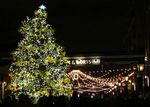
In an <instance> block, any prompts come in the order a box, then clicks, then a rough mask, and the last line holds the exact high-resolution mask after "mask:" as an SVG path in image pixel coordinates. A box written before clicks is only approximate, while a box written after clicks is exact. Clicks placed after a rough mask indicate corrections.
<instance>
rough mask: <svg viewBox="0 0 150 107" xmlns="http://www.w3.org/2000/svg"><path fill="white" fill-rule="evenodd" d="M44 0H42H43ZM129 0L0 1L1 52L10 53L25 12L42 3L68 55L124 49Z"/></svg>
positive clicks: (2, 53)
mask: <svg viewBox="0 0 150 107" xmlns="http://www.w3.org/2000/svg"><path fill="white" fill-rule="evenodd" d="M43 1H44V2H43ZM129 1H130V0H3V1H0V4H1V6H0V55H1V56H9V54H10V52H11V51H13V50H15V49H16V48H17V43H18V42H19V40H20V38H21V36H20V34H18V33H17V32H18V29H19V27H20V25H21V21H22V20H24V19H25V18H26V16H29V17H33V15H34V11H35V10H36V9H38V6H39V5H40V4H42V3H44V4H45V5H46V7H47V12H48V23H49V24H51V25H52V26H53V28H54V29H55V35H54V36H55V38H56V40H57V42H58V43H59V44H61V45H63V46H64V48H65V50H66V52H67V54H68V55H72V54H87V53H88V54H89V53H96V54H97V53H98V54H104V53H107V54H108V53H111V52H112V53H117V52H122V51H123V52H125V51H126V50H125V48H124V46H125V42H126V39H125V38H126V35H127V33H128V28H129V25H130V19H131V18H132V14H131V6H130V3H129Z"/></svg>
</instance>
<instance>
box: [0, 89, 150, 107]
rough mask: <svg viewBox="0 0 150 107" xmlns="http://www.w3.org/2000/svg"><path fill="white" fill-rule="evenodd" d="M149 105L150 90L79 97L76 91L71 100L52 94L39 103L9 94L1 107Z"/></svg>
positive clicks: (117, 106)
mask: <svg viewBox="0 0 150 107" xmlns="http://www.w3.org/2000/svg"><path fill="white" fill-rule="evenodd" d="M149 105H150V90H148V91H146V92H133V93H130V94H125V93H124V94H118V95H104V96H101V95H97V96H95V97H93V98H91V97H89V96H86V95H83V94H82V95H80V97H79V96H78V95H77V94H76V93H74V94H73V97H72V98H71V99H70V100H68V99H67V98H66V97H64V96H60V97H52V96H50V97H43V98H41V99H40V100H39V102H38V103H37V104H32V103H31V101H30V99H29V98H28V97H27V96H25V95H20V97H19V100H18V101H17V100H16V99H14V97H9V96H8V97H6V98H5V99H4V101H3V103H1V104H0V107H129V106H131V107H133V106H149Z"/></svg>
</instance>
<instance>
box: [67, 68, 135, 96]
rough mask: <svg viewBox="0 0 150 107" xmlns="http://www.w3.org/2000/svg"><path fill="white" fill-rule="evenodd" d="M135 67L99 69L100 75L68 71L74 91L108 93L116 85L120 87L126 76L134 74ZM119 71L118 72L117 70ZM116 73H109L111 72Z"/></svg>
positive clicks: (129, 76)
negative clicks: (94, 75) (93, 75)
mask: <svg viewBox="0 0 150 107" xmlns="http://www.w3.org/2000/svg"><path fill="white" fill-rule="evenodd" d="M135 70H136V68H133V69H132V68H128V69H127V68H124V69H116V70H115V69H113V70H104V71H105V73H103V71H101V72H102V73H103V75H101V76H100V77H97V78H96V77H92V76H89V75H87V74H85V73H83V72H81V71H80V70H72V71H71V72H69V73H68V75H69V77H70V78H71V79H72V81H73V87H74V90H76V91H82V92H101V91H104V92H106V93H110V92H112V91H113V90H115V89H116V88H118V87H121V86H122V84H124V83H125V82H126V81H127V80H126V77H128V78H131V77H133V76H134V72H135ZM107 71H108V72H107ZM119 71H120V72H119ZM114 72H115V73H117V74H115V75H111V74H112V73H114Z"/></svg>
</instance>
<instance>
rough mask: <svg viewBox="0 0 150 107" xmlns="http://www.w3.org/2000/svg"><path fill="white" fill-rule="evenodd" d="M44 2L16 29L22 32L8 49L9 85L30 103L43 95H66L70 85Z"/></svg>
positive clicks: (68, 93)
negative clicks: (11, 58)
mask: <svg viewBox="0 0 150 107" xmlns="http://www.w3.org/2000/svg"><path fill="white" fill-rule="evenodd" d="M46 19H47V13H46V11H45V6H43V5H42V6H40V8H39V9H38V10H36V11H35V17H34V18H33V19H31V18H29V17H27V19H26V20H25V21H23V22H22V26H21V28H20V29H19V32H20V33H21V34H22V35H23V36H24V39H23V40H21V41H20V42H19V44H18V48H17V50H16V51H15V52H13V53H12V55H13V58H14V62H13V63H12V64H11V66H10V71H11V73H10V77H11V81H10V85H9V88H10V90H11V91H12V93H13V94H15V96H16V97H18V96H19V95H20V94H25V95H28V96H29V97H30V98H31V99H32V101H33V102H34V103H37V101H38V99H39V98H40V97H43V96H49V95H52V96H60V95H65V96H68V97H70V96H71V94H72V85H71V83H70V79H69V78H68V77H67V75H66V71H67V70H68V67H69V64H68V61H67V59H66V58H65V52H64V50H63V47H61V46H60V45H58V44H57V43H56V42H55V39H54V37H53V34H54V30H53V29H52V27H51V25H49V24H47V22H46Z"/></svg>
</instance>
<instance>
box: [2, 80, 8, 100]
mask: <svg viewBox="0 0 150 107" xmlns="http://www.w3.org/2000/svg"><path fill="white" fill-rule="evenodd" d="M6 85H7V83H6V82H5V81H3V82H1V86H2V91H1V92H2V96H1V98H2V100H3V99H4V96H5V86H6Z"/></svg>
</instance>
